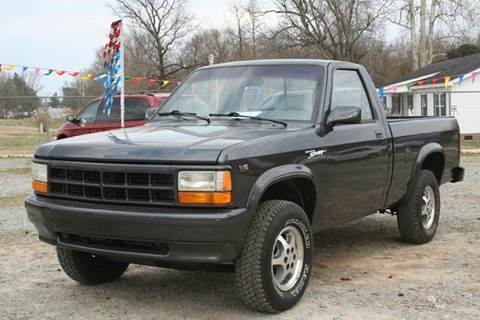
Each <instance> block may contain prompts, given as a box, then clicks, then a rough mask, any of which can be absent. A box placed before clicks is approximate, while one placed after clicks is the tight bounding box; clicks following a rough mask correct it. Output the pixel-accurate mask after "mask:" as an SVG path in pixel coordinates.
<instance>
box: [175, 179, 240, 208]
mask: <svg viewBox="0 0 480 320" xmlns="http://www.w3.org/2000/svg"><path fill="white" fill-rule="evenodd" d="M178 191H179V192H178V201H179V202H180V203H183V204H215V205H219V204H220V205H225V204H230V203H231V202H232V192H231V191H232V178H231V175H230V171H180V172H178Z"/></svg>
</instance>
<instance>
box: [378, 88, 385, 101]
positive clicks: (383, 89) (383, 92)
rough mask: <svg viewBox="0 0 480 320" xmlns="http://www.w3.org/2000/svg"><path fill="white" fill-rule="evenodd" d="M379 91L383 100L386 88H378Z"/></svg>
mask: <svg viewBox="0 0 480 320" xmlns="http://www.w3.org/2000/svg"><path fill="white" fill-rule="evenodd" d="M377 92H378V95H379V96H380V98H381V99H382V100H383V97H384V96H385V88H378V89H377Z"/></svg>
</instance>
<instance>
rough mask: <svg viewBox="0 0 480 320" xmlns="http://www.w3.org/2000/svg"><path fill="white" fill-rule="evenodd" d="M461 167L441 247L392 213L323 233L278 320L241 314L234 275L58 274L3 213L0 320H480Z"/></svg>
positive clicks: (446, 205)
mask: <svg viewBox="0 0 480 320" xmlns="http://www.w3.org/2000/svg"><path fill="white" fill-rule="evenodd" d="M3 165H5V164H4V163H3V162H0V167H1V166H3ZM463 166H465V168H466V169H467V174H466V181H465V182H463V183H459V184H449V185H445V186H444V187H442V189H441V192H442V196H443V201H442V217H441V222H440V228H439V230H438V233H437V236H436V238H435V239H434V241H432V242H431V243H429V244H426V245H423V246H414V245H407V244H403V243H401V242H399V234H398V231H397V225H396V219H395V218H394V217H391V216H389V215H373V216H370V217H367V218H364V219H361V220H359V221H357V222H354V223H350V224H348V225H345V226H343V227H340V228H337V229H335V230H331V231H328V232H324V233H321V234H319V235H317V236H316V238H315V258H314V271H313V274H312V278H311V281H310V285H309V288H308V289H307V291H306V293H305V295H304V297H303V299H302V301H301V303H299V304H298V305H297V306H296V307H295V308H293V309H292V310H289V311H287V312H285V313H282V314H280V315H275V316H265V315H261V314H258V313H255V312H252V311H250V310H248V309H246V308H245V307H243V305H242V304H241V302H240V299H239V298H238V296H237V295H236V291H235V287H234V277H233V274H229V273H226V274H222V273H202V272H182V271H174V270H167V269H160V268H151V267H143V266H136V265H133V266H130V268H129V271H128V272H127V273H126V274H125V275H124V276H123V277H122V278H121V279H120V280H119V281H117V282H114V283H111V284H107V285H103V286H97V287H88V286H82V285H79V284H77V283H75V282H73V281H72V280H70V279H68V278H67V277H66V275H65V274H64V273H63V272H62V271H61V270H60V269H59V266H58V264H57V261H56V258H55V251H54V248H53V247H50V246H48V245H46V244H43V243H41V242H39V241H37V240H36V236H35V235H34V234H32V233H31V232H28V231H25V229H27V230H28V229H29V225H28V224H27V223H25V220H24V217H25V212H24V210H23V209H22V208H21V207H18V208H3V209H2V210H4V211H0V219H1V220H0V223H1V224H4V222H5V221H8V222H7V223H8V227H4V226H3V227H2V226H0V258H1V262H0V315H1V318H2V319H89V320H91V319H115V320H117V319H224V318H228V319H229V320H234V319H252V318H268V319H307V318H310V319H475V320H476V319H480V272H479V269H478V268H479V267H478V266H479V265H480V252H479V251H480V187H479V186H480V157H466V158H464V160H463ZM7 175H8V174H7ZM2 179H3V176H2ZM5 179H7V180H1V181H2V189H8V188H10V189H8V190H10V191H12V192H17V190H21V191H20V192H22V190H26V189H28V188H29V184H30V181H29V180H28V179H27V178H25V177H21V176H20V175H19V176H15V177H14V176H11V177H7V178H5ZM27 180H28V181H27ZM3 181H8V186H5V187H4V184H3ZM0 192H5V190H1V191H0ZM2 194H3V193H2ZM5 210H10V211H9V212H10V213H9V212H7V211H5Z"/></svg>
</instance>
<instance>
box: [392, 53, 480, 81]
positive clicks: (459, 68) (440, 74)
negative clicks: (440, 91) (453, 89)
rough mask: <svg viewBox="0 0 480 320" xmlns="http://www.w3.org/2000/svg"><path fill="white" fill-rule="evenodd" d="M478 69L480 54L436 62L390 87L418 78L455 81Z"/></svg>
mask: <svg viewBox="0 0 480 320" xmlns="http://www.w3.org/2000/svg"><path fill="white" fill-rule="evenodd" d="M477 69H480V53H476V54H472V55H469V56H465V57H461V58H456V59H450V60H445V61H438V62H434V63H432V64H429V65H428V66H425V67H423V68H420V69H418V70H417V71H415V72H412V73H410V74H408V75H406V76H405V77H403V78H401V79H398V80H397V81H395V82H393V83H392V84H390V85H395V84H398V83H402V82H408V81H409V80H412V79H417V78H421V79H422V80H425V81H426V82H428V80H431V79H442V78H444V77H451V79H450V80H454V79H456V78H457V77H459V76H460V75H462V74H467V73H470V72H472V71H475V70H477ZM429 75H430V77H427V78H424V77H425V76H429Z"/></svg>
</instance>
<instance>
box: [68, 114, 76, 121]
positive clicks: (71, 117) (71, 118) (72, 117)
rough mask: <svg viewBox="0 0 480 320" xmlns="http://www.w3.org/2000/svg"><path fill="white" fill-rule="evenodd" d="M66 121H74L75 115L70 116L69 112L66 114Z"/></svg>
mask: <svg viewBox="0 0 480 320" xmlns="http://www.w3.org/2000/svg"><path fill="white" fill-rule="evenodd" d="M67 121H70V122H74V121H75V117H74V116H72V115H71V114H69V115H68V116H67Z"/></svg>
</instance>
